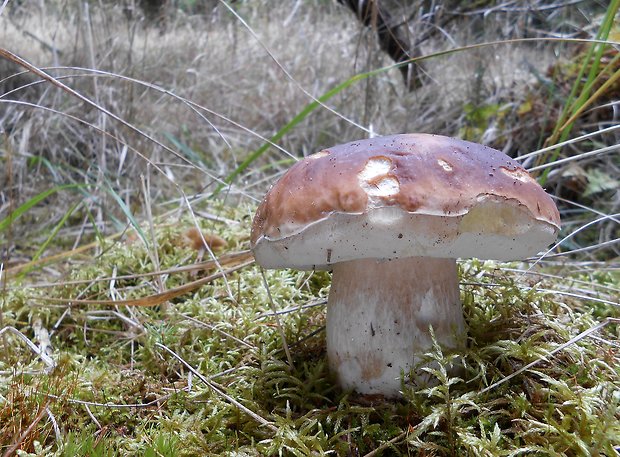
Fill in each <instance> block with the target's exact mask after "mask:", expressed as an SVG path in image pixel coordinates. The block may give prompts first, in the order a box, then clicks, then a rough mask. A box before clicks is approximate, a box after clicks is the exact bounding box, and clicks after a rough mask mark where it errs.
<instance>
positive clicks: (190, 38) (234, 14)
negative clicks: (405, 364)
mask: <svg viewBox="0 0 620 457" xmlns="http://www.w3.org/2000/svg"><path fill="white" fill-rule="evenodd" d="M461 3H464V2H454V3H451V2H427V1H414V2H402V1H401V2H398V1H392V2H386V3H385V4H386V5H387V8H389V10H390V11H391V13H392V15H393V17H394V18H396V19H397V20H400V21H405V24H406V29H407V31H408V33H409V34H410V35H409V36H410V41H411V44H412V49H415V57H416V58H420V59H421V60H418V63H419V64H420V65H421V69H422V71H423V73H422V74H423V78H422V81H423V84H422V85H421V87H419V88H417V89H416V90H408V88H407V87H406V85H405V84H404V82H403V79H402V77H401V73H400V72H399V70H398V69H397V68H395V67H394V63H393V62H392V61H391V60H390V58H389V56H387V55H386V54H385V53H383V52H382V50H381V49H380V46H379V44H378V41H377V37H376V33H375V32H376V30H375V29H373V27H372V24H371V26H369V27H365V26H364V25H362V24H360V23H359V22H358V21H357V20H356V19H355V17H354V16H353V14H352V13H351V12H350V11H349V10H348V9H347V8H346V7H345V6H342V5H339V4H338V3H337V2H335V1H325V0H323V1H320V0H306V1H301V0H296V1H291V2H278V4H277V5H276V4H275V3H274V2H269V1H267V0H253V1H236V2H230V3H225V2H216V1H206V0H202V1H201V0H197V1H189V0H188V1H178V2H163V3H159V2H146V1H145V2H141V3H140V2H135V1H130V0H125V1H123V2H107V1H97V2H96V1H85V2H77V1H74V0H55V1H50V2H43V1H35V0H23V1H8V2H0V52H2V56H1V57H2V59H1V60H0V259H1V260H0V287H1V292H0V332H1V333H0V453H1V454H2V455H6V456H8V455H14V454H19V455H67V456H69V455H71V456H73V455H89V456H95V455H148V456H151V455H153V456H157V455H166V456H168V455H188V456H191V455H277V454H278V453H279V454H282V455H322V454H325V453H330V452H331V453H333V454H336V455H424V456H444V455H447V456H456V455H481V456H495V455H511V456H512V455H514V456H517V455H550V456H580V455H605V456H608V457H611V456H614V455H616V453H617V452H618V450H617V449H618V446H620V441H619V439H618V437H619V436H620V394H619V392H620V368H619V367H620V355H619V353H618V349H619V347H620V343H619V340H620V338H619V337H620V327H619V326H618V306H619V300H618V297H619V296H620V273H619V270H618V267H619V264H618V256H619V250H620V248H619V243H618V232H619V231H618V223H619V218H620V214H619V211H618V210H619V208H620V193H619V192H618V176H620V173H619V169H620V158H619V157H620V154H618V150H619V149H618V144H620V141H619V139H620V137H619V132H620V124H619V122H618V117H619V114H618V100H619V99H620V63H619V62H620V57H619V53H618V46H620V45H619V44H618V43H619V42H620V29H619V28H618V19H617V18H618V15H617V12H618V7H619V3H620V2H619V1H617V0H612V1H611V2H602V1H601V2H597V1H594V0H590V1H560V0H557V1H533V2H527V4H526V3H525V2H516V1H515V2H512V1H508V2H493V1H477V2H467V3H468V4H467V5H466V6H463V5H461ZM20 59H24V60H25V61H21V60H20ZM414 131H420V132H433V133H441V134H446V135H451V136H459V137H461V138H466V139H470V140H473V141H478V142H482V143H485V144H489V145H491V146H493V147H496V148H498V149H502V150H504V151H505V152H507V153H508V154H510V155H511V156H514V157H519V160H521V161H522V163H523V164H524V166H526V167H527V168H529V169H530V170H531V171H532V173H534V174H536V175H537V177H538V178H539V180H540V182H541V183H543V184H544V186H545V187H546V188H547V190H548V191H549V192H550V193H552V194H553V195H554V196H555V198H556V199H557V203H558V206H559V207H560V209H561V213H562V220H563V229H562V233H561V235H560V240H561V241H560V240H559V241H560V242H559V243H558V245H557V246H554V247H553V249H552V250H551V251H549V252H547V253H545V255H544V256H540V257H539V258H537V259H530V261H529V262H525V261H524V262H518V263H514V264H496V263H493V262H485V263H482V262H479V261H476V260H472V261H462V262H461V263H460V273H461V287H462V299H463V303H464V308H465V315H466V320H467V322H468V325H469V328H470V332H469V343H468V348H467V350H466V351H464V352H462V353H457V354H444V353H442V351H441V349H440V348H435V350H434V351H432V352H430V353H429V354H428V358H429V361H435V362H436V363H435V364H434V365H428V366H426V367H421V368H420V369H426V370H432V374H433V376H434V377H436V378H437V384H436V385H435V386H434V387H429V386H405V399H404V400H403V401H400V402H387V401H384V400H382V399H379V398H368V397H359V396H356V395H354V394H350V393H347V392H340V391H339V390H338V389H336V388H335V387H334V386H333V380H332V379H331V378H330V375H329V373H328V371H327V369H326V363H325V362H326V361H325V350H324V349H325V347H324V334H323V331H322V329H323V326H324V304H325V297H326V295H327V292H328V290H329V275H328V274H327V273H312V272H295V271H269V272H264V275H265V276H264V277H263V275H262V273H261V271H260V269H259V268H258V267H257V266H256V265H254V264H253V263H252V258H251V254H249V253H248V252H247V249H248V240H249V227H250V224H251V219H252V216H253V211H254V209H255V207H256V205H257V202H258V201H259V200H260V198H261V197H262V195H263V194H264V192H265V190H266V189H267V188H268V186H269V184H270V183H271V182H273V181H274V180H275V179H277V177H278V176H279V175H280V174H281V173H283V171H284V170H285V169H286V168H287V167H288V166H290V165H291V164H292V163H294V161H295V160H296V159H298V158H299V157H302V156H304V155H307V154H310V153H312V152H315V151H318V150H320V149H321V148H323V147H327V146H330V145H333V144H338V143H343V142H346V141H349V140H354V139H357V138H362V137H367V136H369V135H375V134H390V133H398V132H414ZM556 145H557V146H556ZM204 242H207V244H206V245H205V243H204ZM524 260H526V259H524ZM268 291H269V292H270V293H268ZM274 310H277V315H276V314H274ZM285 346H286V347H288V348H289V349H290V354H291V356H290V358H289V357H287V355H286V353H285V351H284V349H283V348H284V347H285ZM456 362H458V363H460V364H462V365H464V366H465V367H466V369H465V373H464V374H463V375H462V377H461V378H451V377H449V376H448V372H449V370H448V368H449V366H450V365H451V364H453V363H456ZM430 367H434V368H432V369H431V368H430Z"/></svg>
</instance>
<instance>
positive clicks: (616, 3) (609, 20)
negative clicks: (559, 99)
mask: <svg viewBox="0 0 620 457" xmlns="http://www.w3.org/2000/svg"><path fill="white" fill-rule="evenodd" d="M619 8H620V0H612V2H611V3H610V5H609V7H608V8H607V11H606V13H605V17H604V19H603V23H602V24H601V26H600V28H599V31H598V33H597V35H596V40H597V41H605V40H607V38H608V37H609V33H610V32H611V29H612V27H613V24H614V17H615V16H616V13H617V12H618V9H619ZM605 46H606V44H605V43H600V42H595V43H592V44H591V45H590V47H589V49H588V52H587V54H586V57H585V59H584V61H583V65H582V66H581V68H580V69H579V72H578V74H577V77H576V78H575V82H574V84H573V86H572V88H571V91H570V94H569V95H568V98H567V99H566V103H565V105H564V108H563V110H562V113H561V114H560V117H559V119H558V121H557V122H556V125H555V127H554V130H553V133H552V134H551V136H550V137H549V138H548V139H547V141H546V142H545V144H546V145H547V146H550V145H552V144H555V143H562V142H564V141H566V140H567V139H568V136H569V135H570V132H571V130H572V126H573V124H574V121H575V119H576V118H577V116H578V113H580V112H581V111H583V109H585V107H586V106H587V102H588V100H589V97H590V93H591V90H592V87H593V85H594V82H595V81H596V79H597V78H598V77H599V76H600V73H599V71H598V70H599V66H600V62H601V58H602V56H603V52H604V50H605ZM588 66H589V67H590V69H589V71H588V75H587V77H586V80H585V82H584V83H583V85H582V78H583V75H584V74H585V73H586V70H587V69H588ZM580 89H581V92H580V93H579V96H577V93H578V92H579V90H580ZM559 155H560V149H555V150H553V151H550V152H549V153H548V154H544V155H542V156H540V158H539V159H538V161H537V165H541V164H542V163H544V162H547V161H549V162H554V161H555V160H556V159H557V158H558V156H559ZM550 171H551V168H547V169H545V171H544V172H543V173H542V175H541V176H540V178H539V182H540V184H541V185H544V184H545V182H546V181H547V177H548V175H549V172H550Z"/></svg>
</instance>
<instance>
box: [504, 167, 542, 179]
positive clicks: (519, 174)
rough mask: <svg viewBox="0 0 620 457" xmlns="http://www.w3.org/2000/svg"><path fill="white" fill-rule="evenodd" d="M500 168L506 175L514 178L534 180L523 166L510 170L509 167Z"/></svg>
mask: <svg viewBox="0 0 620 457" xmlns="http://www.w3.org/2000/svg"><path fill="white" fill-rule="evenodd" d="M500 169H501V170H502V173H504V174H505V175H506V176H508V177H510V178H512V179H516V180H518V181H521V182H532V181H534V178H532V177H531V176H530V174H529V173H528V172H527V171H525V170H523V169H521V168H515V169H514V170H510V169H509V168H504V167H501V168H500Z"/></svg>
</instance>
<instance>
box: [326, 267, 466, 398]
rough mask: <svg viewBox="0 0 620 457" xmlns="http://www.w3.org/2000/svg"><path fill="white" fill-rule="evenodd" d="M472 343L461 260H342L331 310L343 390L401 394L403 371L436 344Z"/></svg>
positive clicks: (333, 353)
mask: <svg viewBox="0 0 620 457" xmlns="http://www.w3.org/2000/svg"><path fill="white" fill-rule="evenodd" d="M430 326H432V327H433V331H434V333H435V338H436V340H437V342H438V343H439V344H440V345H441V346H442V347H443V348H458V347H463V346H464V345H465V340H466V335H465V322H464V319H463V310H462V306H461V301H460V298H459V285H458V275H457V268H456V260H455V259H438V258H431V257H411V258H406V259H398V260H375V259H363V260H353V261H349V262H342V263H337V264H335V265H334V268H333V278H332V286H331V290H330V293H329V300H328V307H327V354H328V358H329V365H330V368H331V370H332V371H333V372H334V373H335V374H336V375H337V377H338V381H339V383H340V386H341V387H342V388H343V389H346V390H349V389H353V390H356V391H357V392H359V393H362V394H381V395H384V396H386V397H398V396H400V391H401V379H402V376H401V371H402V372H404V374H405V380H406V381H407V380H408V378H409V372H410V370H411V368H413V367H415V365H416V364H417V363H419V362H420V361H421V357H422V356H423V354H424V353H425V352H428V350H429V349H430V348H431V347H432V344H433V343H432V339H431V335H430V332H429V327H430Z"/></svg>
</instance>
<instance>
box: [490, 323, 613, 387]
mask: <svg viewBox="0 0 620 457" xmlns="http://www.w3.org/2000/svg"><path fill="white" fill-rule="evenodd" d="M614 323H615V324H619V323H620V319H616V318H613V317H608V318H606V319H605V320H603V321H602V322H600V323H599V324H597V325H595V326H594V327H591V328H589V329H587V330H584V331H583V332H581V333H580V334H579V335H576V336H574V337H573V338H571V339H570V340H568V341H567V342H566V343H563V344H561V345H559V346H558V347H556V348H555V349H553V350H552V351H549V352H548V353H547V354H546V355H545V357H544V358H540V359H538V360H534V361H533V362H531V363H528V364H527V365H525V366H523V367H521V368H519V369H518V370H517V371H515V372H514V373H511V374H510V375H508V376H506V377H505V378H502V379H500V380H499V381H497V382H494V383H493V384H491V385H490V386H488V387H485V388H484V389H482V390H480V391H478V395H482V394H485V393H487V392H490V391H492V390H493V389H495V388H497V387H499V386H501V385H502V384H504V383H506V382H508V381H510V380H511V379H513V378H515V377H517V376H519V375H520V374H521V373H524V372H525V371H527V370H529V369H530V368H532V367H534V366H536V365H538V364H539V363H540V362H542V361H545V360H547V357H551V356H553V355H555V354H557V353H558V352H560V351H562V350H564V349H566V348H567V347H569V346H572V345H573V344H575V343H577V342H579V341H581V340H582V339H584V338H585V337H587V336H589V335H590V334H592V333H595V332H598V331H599V330H601V329H603V328H604V327H606V326H608V325H609V324H614Z"/></svg>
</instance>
